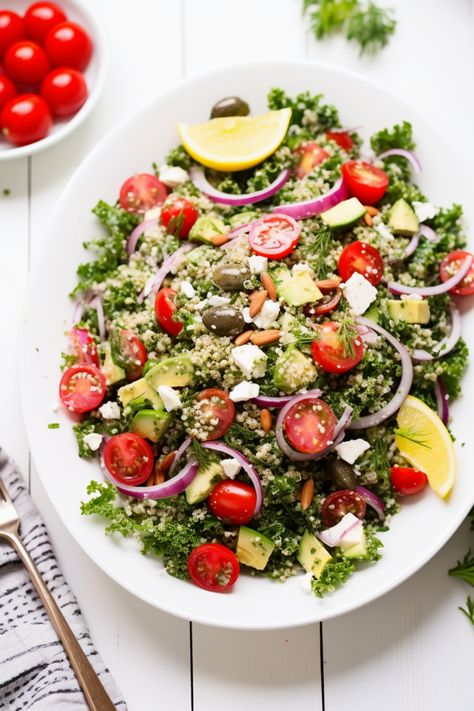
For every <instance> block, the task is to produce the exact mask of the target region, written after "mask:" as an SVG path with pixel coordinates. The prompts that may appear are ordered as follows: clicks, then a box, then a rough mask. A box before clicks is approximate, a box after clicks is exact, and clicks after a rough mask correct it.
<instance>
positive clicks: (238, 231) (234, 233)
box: [225, 222, 253, 244]
mask: <svg viewBox="0 0 474 711" xmlns="http://www.w3.org/2000/svg"><path fill="white" fill-rule="evenodd" d="M252 224H253V223H252V222H246V223H245V224H244V225H239V226H238V227H235V228H234V229H233V230H231V231H230V232H229V234H228V235H227V237H228V238H229V239H234V237H238V236H239V235H243V234H246V233H247V232H249V230H250V227H251V226H252ZM225 244H227V242H226V243H225Z"/></svg>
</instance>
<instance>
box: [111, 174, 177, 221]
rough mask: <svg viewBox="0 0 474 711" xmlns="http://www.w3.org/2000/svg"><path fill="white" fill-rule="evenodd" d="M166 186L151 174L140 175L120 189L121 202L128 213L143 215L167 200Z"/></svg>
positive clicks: (134, 176) (127, 181) (129, 179)
mask: <svg viewBox="0 0 474 711" xmlns="http://www.w3.org/2000/svg"><path fill="white" fill-rule="evenodd" d="M167 194H168V191H167V189H166V185H164V184H163V183H162V182H161V181H159V180H158V178H157V177H156V175H152V174H151V173H138V174H137V175H133V176H132V177H131V178H128V180H126V181H125V182H124V184H123V185H122V187H121V188H120V195H119V202H120V205H121V206H122V207H123V209H124V210H127V212H136V213H140V214H141V213H143V212H146V211H147V210H151V209H152V208H153V207H156V206H157V205H161V203H162V202H164V201H165V200H166V196H167Z"/></svg>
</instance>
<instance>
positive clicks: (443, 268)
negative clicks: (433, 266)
mask: <svg viewBox="0 0 474 711" xmlns="http://www.w3.org/2000/svg"><path fill="white" fill-rule="evenodd" d="M466 257H473V261H472V264H471V268H470V269H469V271H468V273H467V274H466V276H465V277H464V279H463V280H462V281H461V283H460V284H457V285H456V286H455V287H453V288H452V289H450V290H449V293H450V294H455V295H456V296H470V295H471V294H474V256H473V255H472V253H471V252H465V251H464V250H463V249H458V250H456V251H455V252H450V253H449V254H448V255H446V257H445V258H444V259H443V261H442V262H441V265H440V268H439V271H440V275H441V281H442V282H445V281H448V279H451V277H453V276H454V275H455V274H457V272H458V271H459V269H460V267H461V264H462V263H463V262H464V260H465V259H466Z"/></svg>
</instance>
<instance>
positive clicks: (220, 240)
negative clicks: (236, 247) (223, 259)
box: [211, 235, 229, 247]
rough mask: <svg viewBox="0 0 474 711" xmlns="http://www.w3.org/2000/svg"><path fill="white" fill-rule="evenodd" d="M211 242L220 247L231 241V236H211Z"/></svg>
mask: <svg viewBox="0 0 474 711" xmlns="http://www.w3.org/2000/svg"><path fill="white" fill-rule="evenodd" d="M211 242H212V244H213V245H214V247H220V246H221V245H222V244H225V243H226V242H229V238H228V237H227V235H214V237H211Z"/></svg>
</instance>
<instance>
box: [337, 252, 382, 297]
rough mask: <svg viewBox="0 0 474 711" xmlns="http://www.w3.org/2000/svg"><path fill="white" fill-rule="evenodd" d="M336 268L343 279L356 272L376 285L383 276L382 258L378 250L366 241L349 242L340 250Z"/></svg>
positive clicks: (345, 279)
mask: <svg viewBox="0 0 474 711" xmlns="http://www.w3.org/2000/svg"><path fill="white" fill-rule="evenodd" d="M337 269H338V272H339V274H340V275H341V277H342V279H343V280H344V281H347V280H348V279H350V277H351V276H352V275H353V274H354V272H357V273H358V274H362V276H363V277H365V278H366V279H367V281H370V283H371V284H373V285H374V286H377V284H380V282H381V281H382V277H383V259H382V257H381V255H380V252H379V251H378V250H377V249H375V247H372V245H370V244H367V242H351V244H348V245H347V247H345V248H344V249H343V250H342V252H341V255H340V257H339V262H338V265H337Z"/></svg>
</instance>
